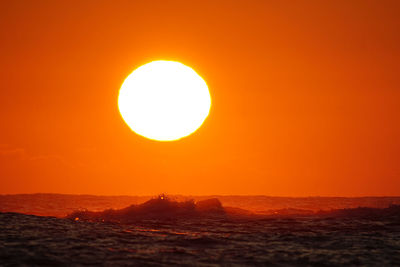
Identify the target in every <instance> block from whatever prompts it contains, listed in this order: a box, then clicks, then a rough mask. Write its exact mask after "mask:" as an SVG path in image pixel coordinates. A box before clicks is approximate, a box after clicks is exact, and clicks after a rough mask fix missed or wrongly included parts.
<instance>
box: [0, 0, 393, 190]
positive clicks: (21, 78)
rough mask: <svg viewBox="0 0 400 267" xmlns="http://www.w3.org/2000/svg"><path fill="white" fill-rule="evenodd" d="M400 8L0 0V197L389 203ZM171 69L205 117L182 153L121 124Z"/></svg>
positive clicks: (181, 145)
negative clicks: (204, 102)
mask: <svg viewBox="0 0 400 267" xmlns="http://www.w3.org/2000/svg"><path fill="white" fill-rule="evenodd" d="M399 13H400V1H396V0H394V1H367V0H360V1H348V0H345V1H231V0H230V1H214V0H210V1H204V0H202V1H187V0H185V1H97V0H96V1H88V0H85V1H71V0H69V1H33V0H32V1H2V2H0V48H1V49H0V56H1V60H0V81H1V87H0V118H1V125H0V179H1V180H0V194H11V193H35V192H52V193H72V194H80V193H88V194H105V195H113V194H129V195H146V194H157V193H160V192H166V193H171V194H176V193H177V194H228V195H229V194H231V195H233V194H266V195H281V196H314V195H321V196H364V195H400V80H399V77H400V76H399V70H400V66H399V65H400V63H399V62H400V48H399V47H400V34H399V33H400V19H399ZM156 59H167V60H168V59H170V60H177V61H180V62H182V63H184V64H187V65H189V66H191V67H192V68H194V69H195V70H196V71H197V72H198V73H199V74H201V75H202V77H203V78H204V79H205V80H206V81H207V83H208V85H209V88H210V91H211V95H212V100H213V106H212V109H211V113H210V115H209V117H208V119H207V120H206V122H205V123H204V124H203V126H202V127H201V128H200V129H199V130H198V131H197V132H196V133H195V134H193V135H191V136H190V137H188V138H185V139H183V140H181V141H177V142H169V143H161V142H155V141H151V140H147V139H144V138H142V137H140V136H138V135H136V134H134V133H133V132H131V130H130V129H129V127H128V126H127V125H126V124H125V123H124V121H123V120H122V118H121V117H120V115H119V111H118V106H117V97H118V90H119V87H120V85H121V84H122V82H123V80H124V79H125V77H126V76H127V75H128V74H129V73H130V72H132V71H133V70H134V69H135V68H137V67H139V66H140V65H142V64H144V63H147V62H149V61H152V60H156Z"/></svg>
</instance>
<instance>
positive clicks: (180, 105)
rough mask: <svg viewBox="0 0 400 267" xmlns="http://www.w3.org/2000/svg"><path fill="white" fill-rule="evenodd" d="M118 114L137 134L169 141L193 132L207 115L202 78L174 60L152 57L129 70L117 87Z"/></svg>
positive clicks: (208, 94) (209, 104)
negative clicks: (156, 59)
mask: <svg viewBox="0 0 400 267" xmlns="http://www.w3.org/2000/svg"><path fill="white" fill-rule="evenodd" d="M118 107H119V111H120V113H121V116H122V118H123V119H124V121H125V122H126V123H127V124H128V126H129V127H130V128H131V129H132V130H133V131H134V132H135V133H137V134H139V135H141V136H144V137H146V138H149V139H153V140H158V141H173V140H177V139H180V138H182V137H185V136H188V135H190V134H191V133H193V132H195V131H196V130H197V129H198V128H199V127H200V126H201V125H202V123H203V122H204V120H205V119H206V118H207V116H208V113H209V111H210V107H211V98H210V93H209V91H208V87H207V84H206V82H205V81H204V80H203V79H202V78H201V77H200V76H199V75H198V74H197V73H196V72H195V71H194V70H193V69H191V68H190V67H188V66H185V65H183V64H181V63H179V62H175V61H162V60H160V61H153V62H150V63H147V64H145V65H143V66H141V67H139V68H137V69H136V70H135V71H133V72H132V73H131V74H130V75H129V76H128V77H127V78H126V79H125V81H124V83H123V84H122V86H121V89H120V91H119V97H118Z"/></svg>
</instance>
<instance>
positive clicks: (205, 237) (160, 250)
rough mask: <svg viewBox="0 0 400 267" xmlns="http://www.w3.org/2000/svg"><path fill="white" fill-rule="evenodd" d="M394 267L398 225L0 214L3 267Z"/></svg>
mask: <svg viewBox="0 0 400 267" xmlns="http://www.w3.org/2000/svg"><path fill="white" fill-rule="evenodd" d="M177 264H179V265H195V266H217V265H223V266H232V265H248V266H254V265H271V266H299V265H313V266H339V265H368V266H396V265H397V266H399V264H400V222H399V220H398V217H397V218H394V217H387V218H360V217H359V218H346V217H340V218H339V217H338V218H332V217H331V218H329V217H316V216H315V217H291V218H265V219H257V220H245V219H210V218H208V219H207V218H203V219H181V220H163V221H160V220H158V221H155V220H148V221H141V222H137V223H134V224H115V223H94V222H82V221H72V220H67V219H60V218H53V217H38V216H33V215H23V214H17V213H0V265H1V266H14V265H29V266H32V265H38V266H43V265H57V266H59V265H107V266H115V265H136V266H146V265H157V266H160V265H177Z"/></svg>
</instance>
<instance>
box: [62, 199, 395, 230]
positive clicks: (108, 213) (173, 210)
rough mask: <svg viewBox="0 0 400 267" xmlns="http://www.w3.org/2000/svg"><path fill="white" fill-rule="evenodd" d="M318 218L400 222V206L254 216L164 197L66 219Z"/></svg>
mask: <svg viewBox="0 0 400 267" xmlns="http://www.w3.org/2000/svg"><path fill="white" fill-rule="evenodd" d="M293 216H318V217H327V216H328V217H370V218H373V217H378V218H380V217H393V216H397V217H399V218H400V205H391V206H389V207H387V208H368V207H358V208H349V209H332V210H329V211H322V210H320V211H316V212H315V211H310V210H301V209H279V210H270V211H269V212H268V213H263V214H260V213H253V212H251V211H248V210H244V209H241V208H235V207H223V206H222V204H221V202H220V200H219V199H218V198H211V199H206V200H200V201H197V202H195V201H194V200H187V201H182V202H179V201H175V200H172V199H170V198H168V197H167V196H165V195H160V196H158V197H157V198H153V199H150V200H148V201H146V202H144V203H143V204H135V205H131V206H129V207H126V208H123V209H107V210H104V211H88V210H79V211H75V212H72V213H70V214H69V215H67V216H66V218H67V219H71V220H76V221H92V222H120V223H129V222H134V221H138V220H143V219H156V220H157V219H158V220H159V219H182V218H186V219H191V218H197V219H198V218H224V219H227V218H246V219H260V218H271V217H272V218H273V217H293Z"/></svg>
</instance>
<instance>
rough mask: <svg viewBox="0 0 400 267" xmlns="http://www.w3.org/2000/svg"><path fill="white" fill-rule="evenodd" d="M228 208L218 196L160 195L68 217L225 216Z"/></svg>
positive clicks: (126, 219)
mask: <svg viewBox="0 0 400 267" xmlns="http://www.w3.org/2000/svg"><path fill="white" fill-rule="evenodd" d="M226 215H227V213H226V210H225V209H224V208H223V207H222V204H221V202H220V201H219V200H218V199H217V198H212V199H207V200H202V201H198V202H196V203H195V202H194V201H193V200H188V201H183V202H179V201H174V200H171V199H169V198H168V197H167V196H164V195H160V196H159V197H157V198H153V199H150V200H148V201H146V202H145V203H143V204H139V205H131V206H129V207H126V208H124V209H117V210H116V209H108V210H104V211H101V212H93V211H86V210H83V211H75V212H73V213H71V214H69V215H68V216H67V218H68V219H73V220H83V221H107V222H131V221H137V220H141V219H167V218H195V217H224V216H226Z"/></svg>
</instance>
